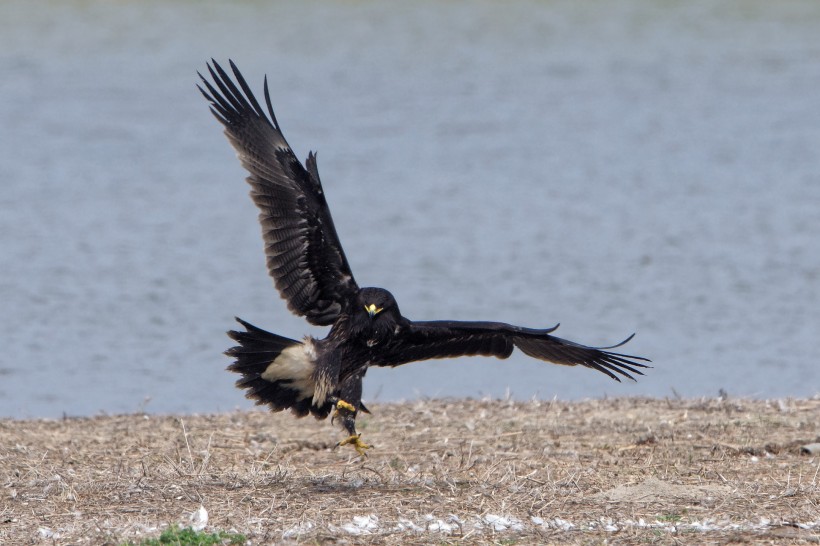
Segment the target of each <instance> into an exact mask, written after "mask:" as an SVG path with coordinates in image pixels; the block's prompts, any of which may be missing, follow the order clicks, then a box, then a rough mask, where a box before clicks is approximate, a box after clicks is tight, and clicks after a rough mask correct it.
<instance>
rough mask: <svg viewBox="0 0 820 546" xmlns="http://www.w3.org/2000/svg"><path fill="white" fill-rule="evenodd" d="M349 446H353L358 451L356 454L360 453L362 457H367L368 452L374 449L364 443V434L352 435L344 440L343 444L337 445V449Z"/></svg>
mask: <svg viewBox="0 0 820 546" xmlns="http://www.w3.org/2000/svg"><path fill="white" fill-rule="evenodd" d="M348 444H351V445H352V446H353V448H354V449H355V450H356V453H358V454H359V455H361V456H362V457H367V453H366V450H368V449H370V448H371V447H373V446H371V445H369V444H366V443H364V442H362V433H361V432H360V433H358V434H351V435H350V436H348V437H347V438H345V439H344V440H342V441H341V442H339V443H338V444H336V447H341V446H346V445H348Z"/></svg>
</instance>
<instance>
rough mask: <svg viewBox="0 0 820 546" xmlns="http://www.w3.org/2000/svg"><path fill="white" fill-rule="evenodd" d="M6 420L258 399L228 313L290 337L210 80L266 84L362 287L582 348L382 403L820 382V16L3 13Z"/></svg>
mask: <svg viewBox="0 0 820 546" xmlns="http://www.w3.org/2000/svg"><path fill="white" fill-rule="evenodd" d="M0 45H1V46H2V47H0V73H2V75H3V76H2V79H0V135H2V146H0V181H1V182H2V192H0V260H2V261H1V262H0V263H1V264H2V269H0V332H2V333H1V334H0V345H1V346H2V351H0V415H1V416H13V417H29V416H47V417H48V416H59V415H61V414H63V413H67V414H69V415H88V414H96V413H99V412H106V413H119V412H133V411H138V410H145V411H149V412H209V411H226V410H231V409H233V408H235V407H248V406H249V404H248V403H247V402H246V401H245V400H244V399H243V397H242V394H241V392H240V391H238V390H236V389H234V387H233V381H234V379H235V377H234V376H232V374H229V373H227V372H225V371H224V368H225V366H226V365H227V364H228V359H227V358H226V357H224V356H222V355H221V352H222V351H223V350H224V349H226V348H227V347H228V346H229V345H230V340H229V339H228V338H227V337H225V335H224V331H225V330H226V329H228V328H230V327H232V321H233V316H234V315H239V316H241V317H243V318H245V319H247V320H249V321H251V322H254V323H256V324H258V325H259V326H262V327H264V328H267V329H270V330H273V331H276V332H278V333H281V334H284V335H287V336H291V337H299V336H301V335H302V334H305V333H312V334H314V335H323V333H324V332H323V330H321V329H315V328H311V327H308V325H307V324H306V323H305V322H304V321H303V320H301V319H299V318H296V317H293V316H291V315H290V314H289V313H288V312H287V310H286V308H285V305H284V303H283V302H282V301H281V300H280V299H279V298H278V296H277V294H276V292H275V291H274V289H273V287H272V282H271V281H270V280H269V279H268V277H267V276H266V273H265V268H264V259H263V255H262V245H261V239H260V236H259V228H258V225H257V223H256V211H255V209H254V208H253V206H252V204H251V203H250V200H249V199H248V197H247V190H248V188H247V186H246V185H245V183H244V182H243V177H244V173H243V171H242V170H241V169H240V167H239V165H238V162H237V161H236V159H235V157H234V153H233V151H232V150H231V149H230V147H229V146H228V143H227V141H226V140H225V139H224V137H223V136H222V134H221V131H220V128H219V126H218V124H217V123H216V121H215V120H214V119H212V117H211V115H210V114H209V112H208V109H207V107H206V104H205V102H204V101H203V100H202V98H201V97H200V96H199V94H198V92H197V91H196V89H195V87H194V84H195V82H196V71H197V70H203V69H204V63H205V61H206V60H207V59H209V58H210V57H212V56H213V57H215V58H217V59H218V60H221V61H225V60H226V59H227V58H229V57H230V58H233V59H235V60H236V61H237V62H238V64H239V65H240V67H241V68H242V70H243V71H244V73H245V75H246V77H247V78H248V79H249V81H250V82H251V83H252V85H253V87H254V88H255V89H257V90H261V80H262V76H263V74H265V73H267V74H268V76H269V78H270V86H271V93H272V95H273V102H274V106H275V107H276V109H277V114H278V117H279V120H280V121H281V123H282V125H283V127H284V130H285V133H286V135H287V137H288V139H289V141H290V142H291V144H293V146H294V148H295V149H296V151H297V154H298V155H299V156H300V157H304V156H305V155H306V154H307V152H308V150H309V149H318V150H319V164H320V165H319V168H320V171H321V173H322V177H323V181H324V183H325V189H326V191H327V194H328V198H329V201H330V204H331V208H332V209H333V213H334V217H335V219H336V224H337V228H338V231H339V233H340V236H341V238H342V241H343V243H344V244H345V248H346V251H347V255H348V258H349V260H350V262H351V265H352V267H353V269H354V272H355V274H356V277H357V280H358V281H359V283H360V284H361V285H376V286H384V287H387V288H389V289H390V290H391V291H392V292H393V293H394V294H395V295H396V297H397V298H398V301H399V304H400V305H401V309H402V311H403V312H404V314H405V315H407V316H409V317H411V318H415V319H437V318H452V319H491V320H502V321H508V322H514V323H518V324H523V325H527V326H533V327H544V326H548V325H552V324H554V323H556V322H561V323H562V326H561V329H560V331H559V333H560V334H561V335H563V336H564V337H567V338H569V339H573V340H577V341H580V342H584V343H588V344H607V343H612V342H615V341H618V340H620V339H622V338H623V337H625V336H626V335H628V334H629V333H631V332H633V331H637V332H638V336H637V337H636V338H635V339H634V340H633V341H632V342H631V343H630V344H629V346H628V351H629V352H633V353H634V354H640V355H646V356H649V357H651V358H652V359H653V360H654V361H655V363H656V367H655V369H653V370H651V372H650V373H649V374H648V375H647V376H646V377H645V378H642V379H641V381H640V382H639V383H637V384H631V383H630V384H626V383H625V384H617V383H615V382H612V381H610V380H609V379H608V378H606V377H605V376H603V375H601V374H598V373H595V372H592V371H590V370H584V369H570V368H563V367H558V366H550V365H547V364H543V363H540V362H537V361H533V360H530V359H527V358H526V357H523V356H520V355H518V354H517V355H515V356H514V357H513V358H511V359H510V360H507V361H499V360H495V359H461V360H455V361H438V362H428V363H420V364H413V365H408V366H405V367H403V368H399V369H396V370H371V372H370V373H369V374H368V377H367V380H366V383H365V389H366V392H365V400H371V401H372V400H398V399H406V398H416V397H427V396H451V395H452V396H485V395H491V396H504V395H505V393H506V392H507V391H508V390H509V392H510V393H511V394H512V395H513V396H515V397H518V398H528V397H531V396H538V397H541V398H552V397H554V396H558V397H559V398H565V399H572V398H583V397H600V396H621V395H653V396H674V395H675V393H678V394H680V395H684V396H700V395H708V396H712V395H715V394H716V393H717V392H718V390H719V389H725V390H726V391H728V392H729V393H730V394H734V395H747V396H755V397H783V396H790V395H799V396H811V395H815V394H817V393H818V392H820V357H818V354H819V353H820V351H818V349H819V348H820V343H819V342H818V334H820V244H819V243H818V240H820V153H818V151H820V92H818V90H820V4H818V3H817V2H814V1H811V0H806V1H802V2H788V1H782V2H767V1H747V0H744V1H738V2H714V1H711V0H710V1H694V2H663V3H662V5H658V3H657V2H653V1H651V0H646V1H632V2H628V1H627V2H600V3H589V2H584V3H575V2H569V1H567V2H516V3H501V2H489V1H488V2H480V1H479V2H420V3H412V5H411V3H398V4H397V3H385V2H367V1H363V2H314V3H311V4H310V6H309V7H307V6H303V5H302V3H301V2H262V1H260V2H243V3H230V4H228V3H223V2H208V1H202V2H186V1H173V0H162V1H161V2H153V1H140V2H128V1H126V2H91V1H75V2H71V1H60V2H45V1H44V2H36V3H33V2H29V1H28V0H5V1H4V2H3V3H2V4H0Z"/></svg>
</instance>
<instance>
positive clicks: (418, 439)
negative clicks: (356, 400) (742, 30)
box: [0, 399, 820, 544]
mask: <svg viewBox="0 0 820 546" xmlns="http://www.w3.org/2000/svg"><path fill="white" fill-rule="evenodd" d="M372 409H373V411H374V414H373V415H372V416H364V417H363V418H361V419H360V429H361V430H362V431H363V433H364V435H363V438H364V439H365V440H366V441H368V442H371V443H373V444H374V445H375V446H376V447H375V448H374V449H372V450H371V451H370V457H369V458H368V459H367V460H365V461H361V460H359V459H358V458H357V457H355V452H354V451H353V450H352V449H348V448H343V449H337V450H334V449H333V447H334V444H335V442H336V441H338V440H339V439H340V438H341V437H342V435H341V433H340V432H339V431H338V430H337V429H336V428H335V427H331V426H330V425H329V423H328V422H316V421H314V420H313V419H310V418H307V419H299V420H297V419H294V418H293V417H292V416H290V415H289V414H278V415H271V414H268V413H262V412H249V413H245V412H243V413H232V414H225V415H205V416H185V417H178V416H153V415H150V416H149V415H125V416H114V417H95V418H90V419H65V420H59V421H49V420H33V421H8V420H7V421H0V483H2V489H1V490H0V498H2V501H0V543H2V544H35V543H49V544H50V543H59V544H65V543H72V544H76V543H87V544H103V543H112V544H120V543H123V542H125V541H133V542H135V543H138V542H139V541H140V540H142V539H144V538H146V537H156V536H157V535H158V534H159V532H160V531H161V530H162V529H164V528H165V527H167V526H168V525H169V524H182V525H185V524H187V523H188V517H189V515H190V514H191V513H193V512H194V511H196V510H197V509H198V508H199V507H200V505H202V506H204V507H205V508H206V509H207V511H208V513H209V516H210V519H209V526H208V530H209V531H210V530H212V529H217V530H226V531H236V532H240V533H243V534H245V535H246V536H247V538H248V540H249V541H250V542H251V543H252V544H268V543H273V542H276V543H283V542H284V543H290V542H309V543H325V542H334V543H356V544H358V543H364V544H371V543H373V544H376V543H378V544H381V543H388V544H429V543H431V542H433V543H458V542H465V543H468V544H473V543H488V544H516V543H517V544H531V543H554V542H560V543H569V544H600V543H603V542H607V543H610V544H616V543H618V544H621V543H664V544H668V543H674V542H680V543H699V544H709V543H714V544H731V543H777V544H787V543H794V544H798V543H816V542H818V541H820V487H818V486H819V485H820V483H818V482H819V481H820V457H816V456H811V455H806V454H801V452H800V446H801V445H802V444H804V443H809V442H814V441H818V435H820V400H817V399H812V400H785V401H779V402H771V403H769V402H764V401H749V400H714V399H712V400H648V399H615V400H596V401H587V402H579V403H564V402H527V403H518V402H505V401H469V400H467V401H464V400H456V401H452V400H444V401H440V400H435V401H425V402H417V403H409V404H395V405H394V404H383V405H376V406H375V407H374V408H372Z"/></svg>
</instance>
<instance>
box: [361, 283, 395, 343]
mask: <svg viewBox="0 0 820 546" xmlns="http://www.w3.org/2000/svg"><path fill="white" fill-rule="evenodd" d="M351 319H352V322H353V325H354V329H355V330H358V331H359V332H362V333H364V334H365V335H366V336H368V337H371V336H372V339H373V340H374V341H378V340H380V339H382V338H384V337H385V336H389V335H392V332H393V330H394V328H395V327H396V325H397V324H398V322H399V321H400V320H401V313H400V312H399V305H398V304H397V303H396V298H394V297H393V294H391V293H390V292H388V291H387V290H385V289H384V288H362V289H361V290H360V291H359V294H358V297H357V303H356V305H355V307H354V309H352V310H351Z"/></svg>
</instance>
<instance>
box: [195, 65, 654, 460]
mask: <svg viewBox="0 0 820 546" xmlns="http://www.w3.org/2000/svg"><path fill="white" fill-rule="evenodd" d="M229 63H230V68H231V71H232V72H233V76H234V78H231V76H230V75H229V74H228V72H227V71H226V70H224V69H223V68H222V67H221V66H220V65H219V64H218V63H217V62H216V61H215V60H213V59H211V63H207V64H206V66H207V68H208V72H209V74H210V76H211V81H209V80H208V79H207V78H206V77H204V76H203V75H202V74H201V73H199V72H198V73H197V74H198V75H199V78H200V80H201V81H202V85H199V84H197V87H198V88H199V90H200V92H201V93H202V94H203V95H204V97H205V99H206V100H207V101H208V102H209V104H210V109H211V112H212V113H213V115H214V116H215V117H216V119H217V120H219V122H220V123H221V124H222V125H223V126H224V131H225V135H226V136H227V138H228V141H229V142H230V143H231V145H232V146H233V147H234V149H235V150H236V152H237V155H238V157H239V160H240V162H241V164H242V166H243V167H244V168H245V169H246V170H247V171H248V172H249V173H250V175H249V176H248V177H247V179H246V180H247V182H248V183H249V184H250V187H251V191H250V195H251V198H252V200H253V202H254V203H255V204H256V206H257V207H258V208H259V211H260V212H259V222H260V223H261V225H262V238H263V240H264V245H265V256H266V263H267V269H268V273H269V274H270V275H271V277H273V280H274V284H275V286H276V288H277V290H278V291H279V293H280V295H281V296H282V297H283V298H284V299H285V300H286V302H287V306H288V308H289V309H290V311H292V312H293V313H295V314H296V315H299V316H303V317H305V319H306V320H307V321H308V322H309V323H311V324H314V325H317V326H329V327H330V332H329V333H328V334H327V337H325V338H324V339H317V338H314V337H311V336H305V337H304V339H302V340H301V341H298V340H294V339H290V338H287V337H283V336H280V335H277V334H274V333H271V332H268V331H266V330H263V329H261V328H258V327H256V326H254V325H252V324H249V323H248V322H246V321H244V320H242V319H240V318H236V320H237V321H238V322H239V324H240V325H241V326H242V327H243V328H244V330H242V331H237V330H231V331H229V332H228V335H229V336H230V337H231V338H232V339H233V340H234V341H235V342H236V343H237V345H236V346H235V347H232V348H230V349H228V350H227V351H226V352H225V354H226V355H228V356H230V357H232V358H234V359H235V360H234V361H233V362H232V363H231V365H230V366H229V367H228V370H230V371H232V372H236V373H238V374H240V375H241V378H240V379H238V380H237V382H236V386H237V387H239V388H241V389H244V390H245V391H246V392H245V396H246V397H247V398H249V399H251V400H254V401H255V402H256V404H257V405H265V404H267V405H268V406H269V407H270V409H271V410H272V411H274V412H278V411H282V410H285V409H290V410H291V411H292V412H293V413H294V414H295V415H297V416H299V417H303V416H305V415H308V414H312V415H313V416H315V417H316V418H317V419H324V418H326V417H327V416H328V415H330V413H331V412H333V418H332V421H333V420H335V419H339V420H340V421H341V424H342V427H343V428H344V430H345V431H346V434H347V437H346V438H345V439H344V440H342V441H341V442H339V443H338V444H337V446H342V445H351V446H353V447H354V448H355V449H356V451H357V452H358V453H359V455H361V456H363V455H365V454H366V453H365V450H367V449H368V448H370V447H371V446H369V445H368V444H366V443H365V442H364V441H363V440H362V439H361V434H360V433H358V432H357V431H356V417H357V416H358V414H359V413H360V412H365V413H369V411H368V409H367V408H366V407H365V405H364V404H363V403H362V380H363V378H364V376H365V373H367V370H368V368H369V367H371V366H391V367H395V366H400V365H402V364H407V363H410V362H416V361H420V360H428V359H434V358H453V357H459V356H494V357H497V358H507V357H509V356H510V354H512V352H513V350H514V349H516V348H517V349H519V350H520V351H522V352H523V353H524V354H526V355H528V356H531V357H533V358H537V359H539V360H543V361H546V362H552V363H555V364H563V365H567V366H576V365H581V366H586V367H588V368H592V369H594V370H598V371H599V372H602V373H604V374H606V375H608V376H609V377H611V378H612V379H615V380H616V381H620V378H619V376H622V377H626V378H628V379H631V380H633V381H634V380H635V378H634V376H633V375H632V374H636V375H643V373H642V372H641V368H648V367H650V366H648V365H647V364H645V362H650V360H649V359H647V358H643V357H638V356H631V355H626V354H621V353H617V352H611V351H610V349H615V348H617V347H620V346H621V345H623V344H625V343H626V342H628V341H629V340H630V339H632V337H633V336H634V334H632V335H631V336H629V337H628V338H626V339H625V340H624V341H622V342H621V343H618V344H616V345H612V346H610V347H588V346H586V345H581V344H579V343H575V342H572V341H568V340H566V339H561V338H559V337H555V336H553V335H551V334H552V332H553V331H554V330H555V329H556V328H557V327H558V326H557V325H556V326H554V327H552V328H543V329H535V328H524V327H521V326H514V325H512V324H506V323H503V322H481V321H455V320H433V321H413V320H410V319H408V318H407V317H405V316H403V315H402V314H401V311H400V310H399V305H398V303H397V302H396V299H395V298H394V297H393V295H392V294H391V293H390V292H388V291H387V290H385V289H384V288H374V287H366V288H363V287H360V286H359V285H358V284H357V283H356V281H355V279H354V278H353V273H352V271H351V270H350V265H349V264H348V261H347V258H346V257H345V253H344V251H343V250H342V245H341V243H340V241H339V236H338V234H337V233H336V228H335V226H334V224H333V218H332V217H331V214H330V208H329V207H328V204H327V200H326V198H325V192H324V190H323V189H322V182H321V180H320V178H319V170H318V168H317V164H316V154H315V153H314V152H309V153H308V156H307V160H306V161H305V164H304V165H302V163H300V162H299V160H298V158H297V157H296V155H295V154H294V152H293V149H292V148H291V147H290V145H289V144H288V142H287V140H286V139H285V136H284V135H283V134H282V129H281V127H280V125H279V122H278V121H277V120H276V116H275V115H274V113H273V107H272V106H271V100H270V93H269V92H268V81H267V76H266V77H265V78H264V96H265V102H266V106H267V112H266V111H265V109H263V108H262V106H261V105H260V104H259V102H258V101H257V99H256V97H255V96H254V94H253V92H252V91H251V89H250V87H249V86H248V84H247V83H246V81H245V78H244V77H243V76H242V74H241V73H240V71H239V69H238V68H237V67H236V65H235V64H234V62H233V61H229ZM203 86H204V88H203Z"/></svg>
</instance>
